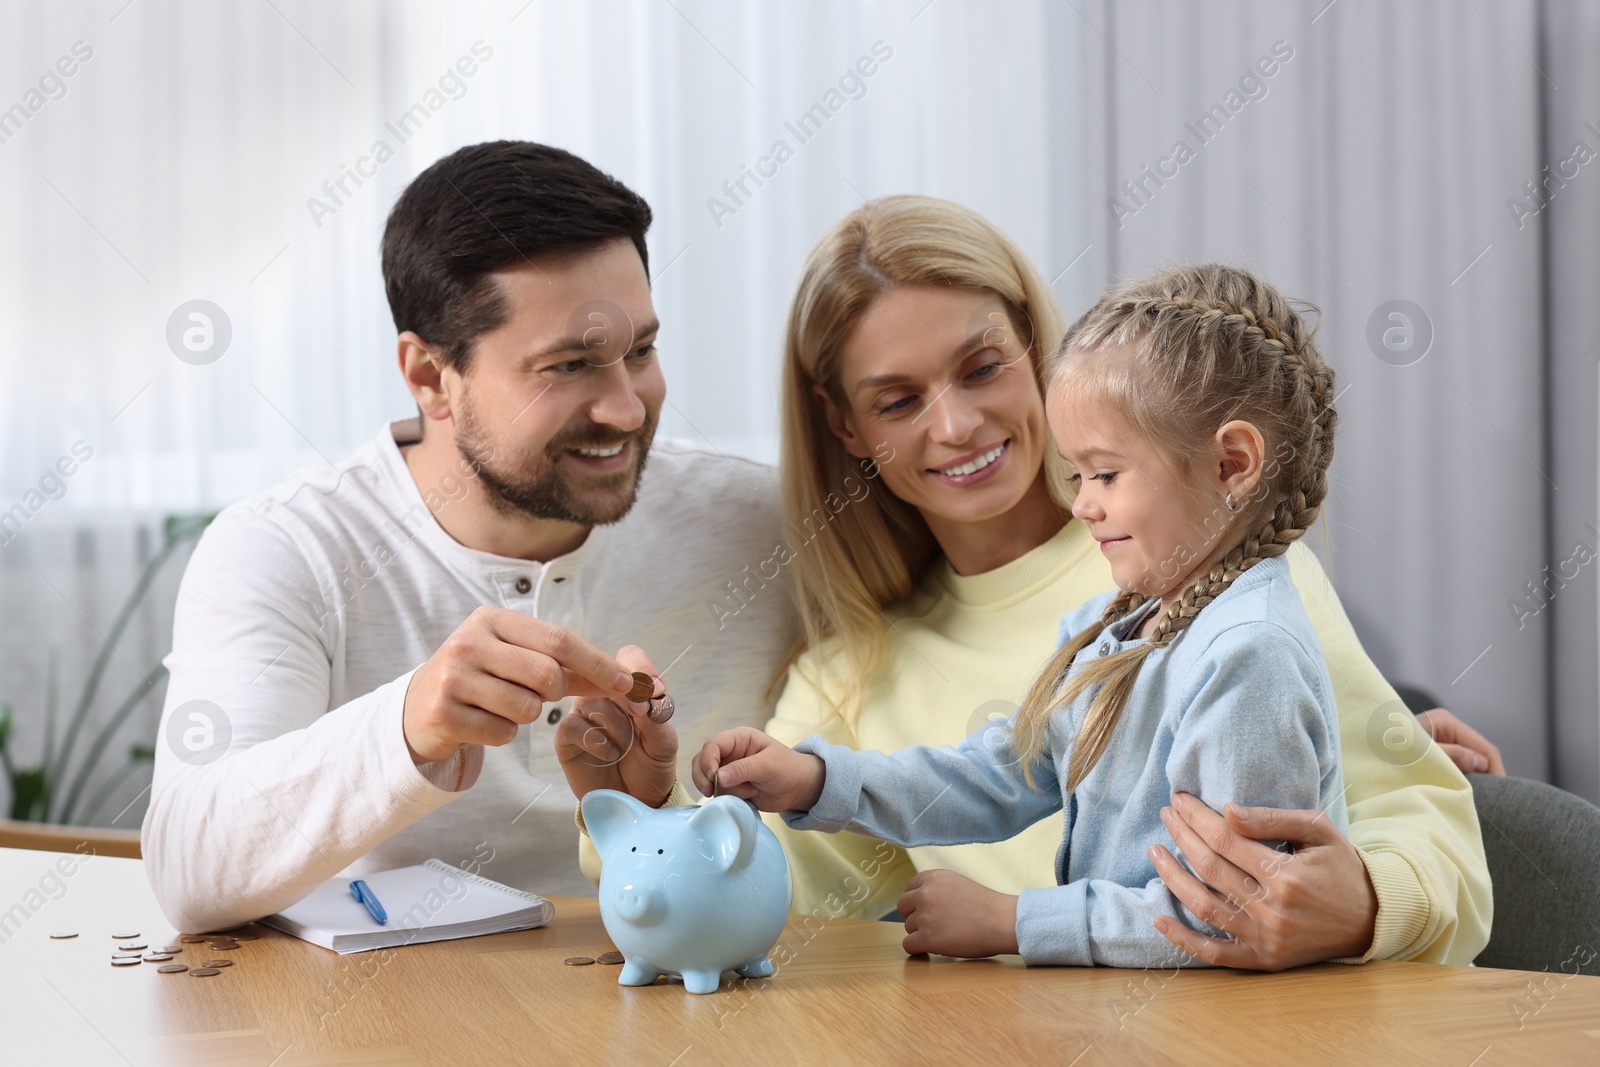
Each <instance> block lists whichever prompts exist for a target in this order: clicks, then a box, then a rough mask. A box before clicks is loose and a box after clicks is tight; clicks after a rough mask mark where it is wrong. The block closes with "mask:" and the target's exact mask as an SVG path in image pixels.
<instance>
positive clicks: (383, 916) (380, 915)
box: [350, 878, 389, 924]
mask: <svg viewBox="0 0 1600 1067" xmlns="http://www.w3.org/2000/svg"><path fill="white" fill-rule="evenodd" d="M350 892H351V893H353V894H355V898H356V899H357V900H359V901H361V903H363V904H365V905H366V906H367V911H369V912H371V913H372V917H373V918H374V919H376V920H378V921H379V922H380V923H385V924H387V923H388V921H389V914H388V912H386V911H384V910H383V905H382V904H379V903H378V898H377V897H376V896H374V895H373V893H372V887H371V886H369V885H367V883H365V882H363V881H362V880H361V879H359V878H357V879H356V880H355V881H353V882H351V883H350Z"/></svg>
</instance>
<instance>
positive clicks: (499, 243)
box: [383, 141, 650, 373]
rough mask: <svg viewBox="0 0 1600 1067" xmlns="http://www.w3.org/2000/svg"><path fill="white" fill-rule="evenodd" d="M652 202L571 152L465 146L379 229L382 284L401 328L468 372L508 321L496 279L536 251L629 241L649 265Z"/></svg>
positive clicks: (507, 144)
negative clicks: (478, 350) (487, 338)
mask: <svg viewBox="0 0 1600 1067" xmlns="http://www.w3.org/2000/svg"><path fill="white" fill-rule="evenodd" d="M649 228H650V205H649V204H646V203H645V202H644V199H643V198H642V197H640V196H639V194H637V193H635V192H634V191H633V190H632V189H629V188H628V187H627V186H626V185H623V184H622V183H621V182H619V181H617V180H616V179H615V178H613V177H611V176H610V175H609V174H606V173H604V172H603V171H601V170H599V169H598V168H596V167H595V166H593V165H592V164H590V163H586V162H585V161H583V160H581V159H579V158H578V157H577V156H575V155H573V154H572V153H571V152H566V151H563V150H562V149H559V148H551V147H550V146H549V145H542V144H535V143H533V142H531V141H489V142H486V143H484V144H475V145H468V146H467V147H466V148H462V149H458V150H457V151H455V152H452V153H451V154H450V155H448V156H445V157H444V158H443V159H441V160H439V161H438V162H437V163H435V164H433V166H431V167H429V168H428V169H427V170H425V171H423V172H422V173H421V174H419V175H417V177H416V179H415V180H414V181H412V183H411V184H410V185H409V186H407V187H406V190H405V192H403V193H401V194H400V199H399V200H398V201H396V202H395V205H394V210H393V211H391V212H389V222H388V224H387V225H386V226H385V227H384V231H383V286H384V290H385V292H387V293H388V296H389V310H390V312H392V313H393V315H394V325H395V329H396V330H398V331H400V332H401V333H404V332H405V331H406V330H412V331H414V332H415V333H416V334H417V335H418V336H420V337H421V338H422V339H423V340H425V341H427V342H428V343H429V344H430V345H434V346H436V347H437V348H438V349H439V350H440V353H441V355H442V356H443V358H444V361H445V364H446V365H447V366H453V367H455V368H456V370H457V371H460V372H463V373H464V372H465V371H466V365H467V357H468V356H469V355H470V354H471V352H472V343H473V341H474V340H476V339H477V337H478V335H479V334H483V333H487V332H488V331H490V330H493V329H495V328H497V327H499V326H501V325H503V324H504V323H505V321H506V318H507V315H508V308H507V307H506V300H505V296H504V295H503V294H502V293H501V291H500V288H499V286H498V285H497V284H496V282H495V280H494V279H493V278H491V277H490V275H491V274H492V273H493V272H494V271H497V270H503V269H505V268H507V267H514V266H517V265H518V264H521V263H525V262H528V261H529V260H532V259H535V258H537V257H539V256H549V255H560V254H562V253H567V252H583V251H588V250H590V249H593V248H595V247H597V246H599V245H601V244H604V243H605V242H607V241H613V240H616V239H617V238H619V237H626V238H628V239H629V240H631V241H632V242H633V246H634V247H635V248H637V249H638V250H639V259H640V261H641V262H643V263H644V266H645V271H646V272H647V273H648V272H649V269H650V258H649V253H647V252H646V251H645V244H644V235H645V231H646V230H648V229H649Z"/></svg>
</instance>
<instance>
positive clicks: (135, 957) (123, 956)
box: [111, 952, 144, 963]
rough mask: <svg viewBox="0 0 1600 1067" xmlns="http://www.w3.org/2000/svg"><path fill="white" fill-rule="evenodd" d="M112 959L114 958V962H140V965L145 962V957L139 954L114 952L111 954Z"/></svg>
mask: <svg viewBox="0 0 1600 1067" xmlns="http://www.w3.org/2000/svg"><path fill="white" fill-rule="evenodd" d="M111 958H112V960H113V961H115V960H128V961H137V962H140V963H142V962H144V957H143V956H141V955H139V954H138V953H137V952H113V953H112V954H111Z"/></svg>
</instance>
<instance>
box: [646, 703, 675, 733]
mask: <svg viewBox="0 0 1600 1067" xmlns="http://www.w3.org/2000/svg"><path fill="white" fill-rule="evenodd" d="M675 709H676V705H675V704H673V703H672V698H671V697H668V696H661V697H653V698H651V700H650V711H649V712H648V714H649V716H650V721H651V722H653V723H655V724H656V725H657V726H659V725H661V724H662V723H664V722H666V721H667V720H668V719H670V718H672V713H673V711H674V710H675Z"/></svg>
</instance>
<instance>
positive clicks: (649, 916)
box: [612, 884, 667, 926]
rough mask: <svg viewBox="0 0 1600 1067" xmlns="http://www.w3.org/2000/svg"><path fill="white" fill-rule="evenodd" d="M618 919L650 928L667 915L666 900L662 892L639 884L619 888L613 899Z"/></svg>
mask: <svg viewBox="0 0 1600 1067" xmlns="http://www.w3.org/2000/svg"><path fill="white" fill-rule="evenodd" d="M612 903H613V904H614V905H615V906H616V910H617V917H618V918H620V919H621V920H622V921H623V922H626V923H631V924H633V925H634V926H648V925H650V924H652V923H657V922H660V921H661V919H662V918H663V917H664V916H665V915H666V913H667V906H666V900H665V899H663V897H662V895H661V891H660V890H658V889H653V888H650V887H648V886H641V885H638V884H630V885H625V886H622V887H621V888H619V889H618V890H617V892H616V895H615V896H614V897H613V898H612Z"/></svg>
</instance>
